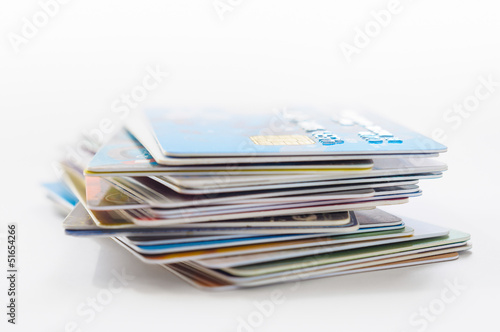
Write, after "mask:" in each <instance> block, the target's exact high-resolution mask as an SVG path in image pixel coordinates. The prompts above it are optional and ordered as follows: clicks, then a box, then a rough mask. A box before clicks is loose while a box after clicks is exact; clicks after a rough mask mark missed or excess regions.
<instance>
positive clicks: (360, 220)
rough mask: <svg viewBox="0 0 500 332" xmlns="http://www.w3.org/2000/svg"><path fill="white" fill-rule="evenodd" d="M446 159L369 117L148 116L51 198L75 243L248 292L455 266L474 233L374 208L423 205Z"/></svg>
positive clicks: (65, 165) (75, 164)
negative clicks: (87, 240)
mask: <svg viewBox="0 0 500 332" xmlns="http://www.w3.org/2000/svg"><path fill="white" fill-rule="evenodd" d="M88 146H92V145H88ZM445 151H446V147H444V146H442V145H441V144H439V143H437V142H435V141H433V140H431V139H429V138H427V137H425V136H422V135H420V134H417V133H415V132H412V131H410V130H408V129H405V128H404V127H401V126H399V125H396V124H394V123H392V122H390V121H387V120H384V119H381V118H379V117H377V116H375V115H367V114H363V113H360V112H353V111H334V110H321V111H313V110H292V111H290V110H288V111H283V112H276V113H273V114H271V115H247V116H242V115H237V116H236V115H233V114H231V113H229V112H225V111H221V110H181V111H179V110H166V109H153V110H147V111H145V112H144V113H137V114H135V115H134V116H133V117H131V118H129V121H128V123H127V124H126V126H125V128H122V129H120V130H119V131H118V132H117V133H116V134H115V135H114V137H113V138H112V139H110V140H109V141H108V142H107V143H105V144H104V145H103V146H101V147H100V148H99V149H96V150H94V149H88V151H87V152H85V156H84V157H82V156H80V158H78V159H75V158H73V159H71V160H70V159H66V160H65V161H64V162H62V163H61V167H62V169H63V174H64V176H63V179H64V185H65V186H67V187H68V188H69V189H70V192H68V191H67V190H65V188H63V187H61V186H60V185H57V184H51V185H49V186H48V187H47V189H49V192H50V196H49V197H51V199H52V200H53V201H55V202H57V203H58V204H59V205H63V206H72V205H75V202H76V201H79V203H77V204H76V205H75V206H74V208H73V209H72V211H71V212H70V214H69V215H68V216H67V218H66V220H65V221H64V227H65V230H66V233H67V234H69V235H74V236H108V237H111V238H113V239H114V240H115V241H116V242H117V243H119V244H120V245H122V246H123V247H124V248H126V249H127V250H128V251H130V252H131V253H132V254H133V255H135V256H137V257H138V258H139V259H140V260H142V261H143V262H145V263H149V264H161V265H162V266H164V267H165V268H166V269H167V270H169V271H171V272H173V273H175V274H176V275H178V276H179V277H181V278H182V279H184V280H186V281H188V282H189V283H191V284H193V285H195V286H197V287H200V288H204V289H231V288H238V287H253V286H260V285H266V284H271V283H277V282H285V281H297V280H305V279H312V278H320V277H326V276H335V275H344V274H350V273H359V272H365V271H374V270H382V269H389V268H395V267H403V266H412V265H419V264H424V263H431V262H440V261H447V260H453V259H456V258H458V252H460V251H463V250H467V249H469V248H470V246H469V245H468V244H467V241H468V240H469V235H468V234H465V233H461V232H459V231H454V230H448V229H444V228H442V227H438V226H434V225H430V224H426V223H423V222H419V221H416V220H412V219H401V218H399V217H396V216H394V215H391V214H389V213H387V212H384V211H382V210H380V209H378V208H377V207H379V206H383V205H392V204H402V203H406V202H408V200H409V198H410V197H415V196H419V195H421V190H420V188H419V186H418V181H419V180H420V179H435V178H439V177H441V176H442V172H443V171H445V170H446V165H445V164H443V163H442V162H440V161H438V160H437V159H436V157H437V156H438V155H439V153H442V152H445ZM72 195H75V196H76V198H77V200H76V201H75V199H74V198H73V197H72Z"/></svg>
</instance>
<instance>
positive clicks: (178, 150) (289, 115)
mask: <svg viewBox="0 0 500 332" xmlns="http://www.w3.org/2000/svg"><path fill="white" fill-rule="evenodd" d="M145 115H146V119H147V121H148V122H149V125H150V127H151V128H152V131H153V134H154V136H155V137H156V140H157V142H158V144H159V146H160V148H161V150H162V152H163V154H164V155H166V156H174V157H200V156H223V157H228V156H235V157H243V156H266V155H267V156H270V155H276V156H294V155H300V156H305V155H336V154H339V155H346V154H347V155H348V154H356V155H360V154H361V155H363V154H366V155H376V154H391V153H394V154H397V153H441V152H445V151H446V147H445V146H444V145H442V144H440V143H438V142H436V141H434V140H432V139H431V138H428V137H426V136H423V135H421V134H418V133H416V132H414V131H412V130H409V129H407V128H405V127H402V126H400V125H397V124H395V123H393V122H391V121H389V120H386V119H383V118H381V117H380V116H377V115H374V114H369V113H361V112H353V111H337V112H336V111H334V110H312V109H302V110H287V111H282V112H276V113H274V114H269V115H259V114H257V115H249V114H246V115H241V114H234V113H231V112H229V111H224V110H219V109H204V110H183V111H182V112H179V111H178V110H174V109H149V110H146V111H145Z"/></svg>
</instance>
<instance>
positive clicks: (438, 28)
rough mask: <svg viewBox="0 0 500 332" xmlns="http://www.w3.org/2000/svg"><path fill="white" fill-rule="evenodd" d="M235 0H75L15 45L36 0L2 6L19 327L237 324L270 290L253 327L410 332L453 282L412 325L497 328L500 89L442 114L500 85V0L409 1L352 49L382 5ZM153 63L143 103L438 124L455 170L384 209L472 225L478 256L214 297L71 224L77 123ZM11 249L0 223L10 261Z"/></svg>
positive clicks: (0, 93)
mask: <svg viewBox="0 0 500 332" xmlns="http://www.w3.org/2000/svg"><path fill="white" fill-rule="evenodd" d="M41 2H42V3H45V2H47V0H41ZM225 3H226V4H227V3H229V6H231V9H230V10H229V11H227V12H225V13H224V14H223V15H222V18H223V19H221V16H219V15H218V12H217V11H216V9H215V8H214V2H213V1H212V0H204V1H139V2H138V1H125V0H120V1H118V0H116V1H107V2H103V1H91V0H88V1H78V0H73V1H70V2H69V3H67V4H64V5H60V7H59V9H58V11H57V13H55V15H54V16H53V17H51V18H50V19H49V20H48V23H47V24H46V25H45V26H43V27H40V28H39V29H38V31H37V32H36V33H34V36H31V37H30V38H26V40H24V42H23V43H22V44H21V45H18V46H19V52H16V50H15V47H13V44H12V43H11V42H10V39H12V38H13V37H12V36H13V34H16V35H18V36H21V37H22V28H23V25H25V24H26V23H25V21H24V18H26V19H28V20H29V21H32V17H33V15H35V14H36V13H38V12H40V10H41V9H40V5H39V4H38V1H35V0H31V1H2V3H1V4H0V22H1V23H0V35H1V36H2V38H1V42H0V111H1V115H2V117H1V121H0V123H1V130H0V135H1V142H2V143H1V147H2V154H1V156H2V157H1V158H2V159H1V174H2V185H1V190H0V195H1V196H0V204H1V209H2V210H1V214H0V218H1V221H2V225H1V232H2V233H3V234H4V235H5V231H6V224H7V222H11V221H15V222H18V224H19V241H20V242H19V270H20V274H19V285H18V287H19V297H18V303H19V307H18V325H17V326H15V327H12V326H9V331H10V330H11V329H12V330H13V331H15V330H19V331H35V330H36V331H64V330H65V326H66V325H67V324H68V323H70V322H75V323H76V324H77V325H78V327H79V328H80V329H81V331H147V330H168V331H237V328H238V324H239V323H238V322H239V320H238V319H240V318H241V319H244V320H246V319H247V318H248V316H249V315H255V314H254V312H255V311H256V310H257V309H256V307H255V305H254V302H255V301H259V302H261V301H266V300H269V299H270V296H271V293H272V292H273V291H274V290H279V291H281V292H283V294H284V296H285V301H284V302H283V303H280V304H277V305H276V306H275V308H274V312H273V313H272V314H271V315H269V317H265V319H264V320H263V322H262V324H260V325H259V326H257V327H255V328H254V330H255V331H277V330H280V331H285V330H288V331H304V330H309V331H319V330H321V331H326V330H331V331H368V330H370V331H418V330H419V328H420V327H422V326H423V325H418V326H415V324H413V325H412V324H411V322H410V317H411V316H412V315H413V314H415V313H418V310H419V308H421V307H422V308H424V307H428V306H429V305H432V304H433V303H434V304H436V303H437V301H438V299H439V298H440V296H441V292H442V291H443V289H445V288H446V281H447V280H448V281H454V280H456V282H458V283H459V284H461V285H463V287H465V289H464V290H462V291H461V292H460V295H459V296H457V297H456V298H455V300H454V301H452V302H451V303H448V304H446V306H445V308H444V311H443V312H442V313H440V314H439V315H436V316H435V317H434V318H433V319H432V321H428V326H426V328H425V329H424V328H422V329H420V330H427V331H469V330H473V329H475V330H481V329H484V328H486V327H487V326H490V327H491V328H493V329H494V328H495V326H497V317H498V304H497V303H498V298H499V295H500V287H499V284H498V280H499V277H500V265H499V257H500V256H499V254H500V250H499V249H498V236H499V231H500V227H499V220H498V219H499V218H498V212H497V206H498V198H499V195H498V184H499V183H498V182H499V181H498V175H497V174H496V173H497V169H498V161H499V158H498V152H499V148H498V147H499V145H498V140H499V137H500V136H499V130H498V128H499V125H498V122H499V118H500V117H499V112H498V109H499V106H500V86H496V87H494V88H493V91H492V93H491V94H490V95H489V96H488V97H487V98H485V99H484V100H482V101H480V103H479V105H478V106H477V108H476V109H475V110H474V111H473V112H470V113H466V115H467V118H460V123H458V122H457V123H456V125H455V126H452V123H450V122H449V121H448V122H447V121H446V120H445V119H444V116H445V114H447V113H446V112H447V110H449V109H450V108H451V107H453V105H454V104H461V103H463V101H464V100H466V99H467V98H469V99H470V98H472V97H471V96H474V92H475V89H476V87H478V86H479V85H480V81H479V77H484V78H488V77H490V76H491V79H492V80H493V81H495V82H500V63H499V61H500V39H499V32H500V20H499V13H500V10H499V9H500V8H499V6H498V5H497V3H496V2H494V1H486V0H483V1H481V0H475V1H472V0H471V1H451V0H450V1H430V0H421V1H416V0H415V1H410V0H401V2H400V4H399V7H398V8H399V11H398V13H397V14H394V15H392V17H391V21H390V23H389V24H388V25H387V26H385V27H382V28H381V31H379V33H378V34H376V35H375V34H373V37H370V40H369V43H368V45H367V46H366V47H363V48H360V49H359V53H358V54H354V55H353V56H352V57H351V60H352V61H350V62H348V60H347V58H346V57H345V56H344V54H343V53H342V51H341V48H340V45H342V43H349V44H351V45H352V44H353V40H354V38H355V35H356V29H357V28H360V29H364V28H365V25H366V24H368V25H370V24H371V23H370V22H372V21H373V20H374V18H373V16H371V14H370V13H371V11H380V10H383V9H385V8H387V6H388V3H389V1H380V0H377V1H290V0H288V1H272V0H271V1H269V0H268V1H265V0H242V1H237V0H233V1H232V2H231V1H229V0H226V2H225ZM42 19H43V17H42ZM42 23H43V22H42ZM23 38H24V37H23ZM18 40H19V39H18ZM148 66H150V67H151V68H154V67H156V66H159V68H161V69H162V70H163V71H168V72H169V77H168V78H166V79H165V80H164V81H163V82H162V83H161V84H160V85H159V86H158V87H157V88H156V89H154V90H153V91H151V92H150V93H149V94H148V95H147V98H146V99H145V100H144V101H143V102H142V103H141V104H140V105H139V106H138V107H142V106H144V105H148V104H154V105H167V104H170V105H217V106H221V105H228V106H232V107H234V109H235V111H238V110H239V109H251V110H260V111H268V110H272V109H274V108H276V107H286V106H291V105H315V104H319V105H324V104H340V105H344V106H345V107H349V108H356V107H361V108H369V109H371V110H373V111H375V112H379V113H381V114H383V115H386V116H388V117H390V118H393V119H395V120H396V121H398V122H400V123H402V124H405V125H407V126H409V127H411V128H413V129H415V130H418V131H420V132H421V133H423V134H427V135H432V133H433V131H434V130H436V129H437V128H441V129H442V130H443V131H444V132H445V134H446V137H445V139H443V140H442V141H444V143H446V144H447V145H448V146H449V152H448V153H447V154H446V161H447V162H448V163H449V167H450V170H449V171H448V172H447V173H446V174H445V177H444V178H443V179H440V180H434V181H425V182H423V183H422V188H423V190H424V195H423V196H422V197H420V198H416V199H412V200H411V202H410V203H409V204H406V205H404V206H399V207H393V208H389V209H388V210H389V211H391V212H395V213H398V214H400V215H408V216H412V217H416V218H420V219H422V220H425V221H429V222H432V223H436V224H439V225H443V226H449V227H455V228H458V229H460V230H463V231H467V232H470V233H471V234H472V237H473V241H472V242H473V244H474V248H473V250H472V253H470V254H467V255H463V256H462V257H461V259H460V260H458V261H454V262H449V263H443V264H434V265H427V266H422V267H415V268H407V269H398V270H392V271H384V272H375V273H367V274H362V275H353V276H344V277H338V278H329V279H322V280H316V281H309V282H304V283H302V284H300V287H299V288H298V289H297V290H292V289H291V285H279V286H271V287H265V288H260V289H252V290H245V291H234V292H226V293H207V292H202V291H199V290H196V289H193V288H191V287H190V286H189V285H187V284H185V283H184V282H182V281H180V280H178V279H177V278H176V277H175V276H172V275H170V274H169V273H168V272H166V271H164V270H163V269H161V268H160V267H156V266H148V265H145V264H142V263H141V262H139V261H138V260H136V259H135V258H134V257H132V256H131V255H129V254H128V253H127V252H125V251H124V250H122V249H121V248H119V247H117V246H116V245H115V244H114V243H112V242H111V241H110V240H104V239H102V240H92V239H76V238H71V237H68V236H65V235H64V234H63V230H62V227H61V221H62V216H60V215H58V214H57V213H56V212H55V210H54V209H53V206H52V205H51V204H50V203H49V202H48V201H47V200H46V199H45V197H44V192H43V191H42V190H41V188H40V183H41V182H43V181H46V180H53V179H55V178H56V175H55V174H54V171H53V170H52V168H51V166H50V165H51V163H52V162H53V161H55V160H57V158H59V157H60V154H61V150H62V148H63V147H64V146H65V145H68V144H71V143H77V142H78V139H79V135H80V133H81V132H82V131H84V130H91V129H95V128H98V125H99V121H101V120H102V119H104V118H109V119H110V120H112V121H113V123H115V124H116V125H118V116H117V114H116V113H113V111H112V104H113V102H115V101H116V100H118V99H119V98H120V95H121V94H123V93H129V92H130V91H131V90H132V89H133V88H134V87H136V86H137V85H140V84H141V82H142V79H143V77H144V76H145V75H146V74H147V71H146V68H147V67H148ZM5 261H6V250H5V237H3V238H2V245H1V251H0V262H1V264H0V265H1V266H2V270H4V269H5V265H6V264H5ZM122 269H125V270H126V271H127V273H128V274H130V275H133V276H134V277H135V279H134V280H132V281H131V282H130V284H129V285H128V286H127V287H125V288H124V289H123V291H122V292H120V293H118V294H115V295H114V297H113V299H112V300H111V303H109V304H108V305H106V306H104V307H103V308H102V311H100V312H96V315H95V317H92V319H89V321H86V320H85V319H86V318H89V316H81V315H78V314H77V313H76V310H77V308H78V306H79V305H81V304H82V303H85V302H86V301H87V299H88V298H92V297H96V296H97V295H99V294H100V292H102V289H107V287H108V286H107V285H108V282H109V281H110V280H111V279H112V278H113V274H112V271H113V270H116V271H121V270H122ZM0 277H1V279H2V282H1V283H0V285H1V287H2V288H1V289H0V294H1V295H0V303H1V304H2V308H5V307H4V305H3V304H4V303H6V301H7V295H6V284H5V278H4V277H3V272H2V273H1V274H0ZM5 311H6V309H2V310H1V313H0V317H1V323H0V325H1V326H7V324H6V322H5V321H6V315H5V314H4V312H5ZM2 330H4V328H3V327H2Z"/></svg>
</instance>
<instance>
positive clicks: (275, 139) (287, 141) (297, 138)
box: [250, 135, 315, 145]
mask: <svg viewBox="0 0 500 332" xmlns="http://www.w3.org/2000/svg"><path fill="white" fill-rule="evenodd" d="M250 139H251V140H252V142H254V143H255V144H257V145H308V144H315V142H314V141H313V140H312V139H310V138H309V137H307V136H305V135H262V136H250Z"/></svg>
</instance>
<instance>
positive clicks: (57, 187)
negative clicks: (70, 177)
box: [42, 181, 78, 206]
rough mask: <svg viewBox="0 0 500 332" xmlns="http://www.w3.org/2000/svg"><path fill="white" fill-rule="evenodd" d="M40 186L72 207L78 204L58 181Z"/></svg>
mask: <svg viewBox="0 0 500 332" xmlns="http://www.w3.org/2000/svg"><path fill="white" fill-rule="evenodd" d="M42 186H43V187H44V188H45V189H47V190H48V191H49V192H51V193H53V194H54V195H56V196H58V197H60V198H62V199H63V200H64V201H66V202H68V203H69V204H70V205H72V206H75V205H76V204H77V203H78V198H77V197H76V196H75V195H74V194H73V193H72V192H71V190H69V189H68V187H66V185H64V183H62V182H60V181H56V182H47V183H43V184H42Z"/></svg>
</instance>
